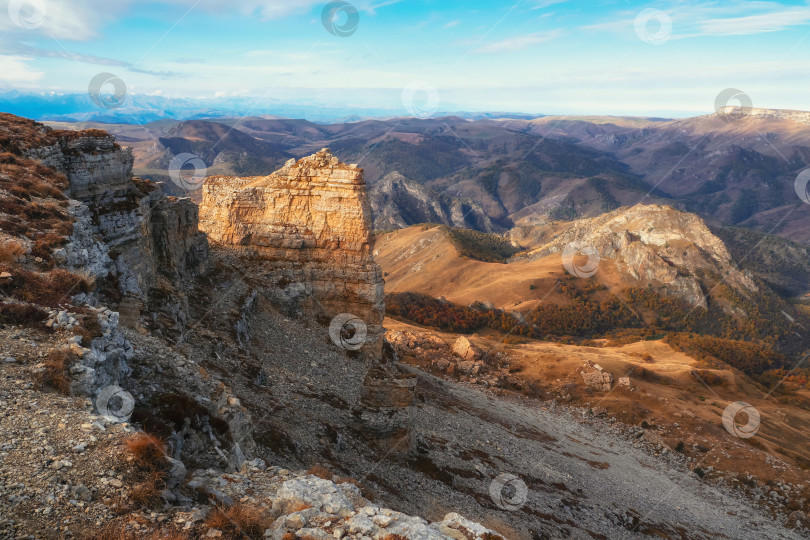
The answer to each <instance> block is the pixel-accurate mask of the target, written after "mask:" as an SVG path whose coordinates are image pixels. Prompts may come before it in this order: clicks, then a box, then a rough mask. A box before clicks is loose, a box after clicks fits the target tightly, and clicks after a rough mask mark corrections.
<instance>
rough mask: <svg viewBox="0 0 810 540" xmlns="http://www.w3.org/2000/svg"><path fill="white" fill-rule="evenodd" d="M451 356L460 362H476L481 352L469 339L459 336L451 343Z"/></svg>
mask: <svg viewBox="0 0 810 540" xmlns="http://www.w3.org/2000/svg"><path fill="white" fill-rule="evenodd" d="M453 354H455V355H456V356H458V357H459V358H461V359H462V360H476V359H477V358H480V357H481V350H480V349H479V348H478V347H476V346H475V345H473V344H472V343H470V340H469V339H467V338H466V337H464V336H461V337H459V338H458V339H457V340H456V342H455V343H453Z"/></svg>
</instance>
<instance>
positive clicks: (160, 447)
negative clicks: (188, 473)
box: [124, 433, 168, 471]
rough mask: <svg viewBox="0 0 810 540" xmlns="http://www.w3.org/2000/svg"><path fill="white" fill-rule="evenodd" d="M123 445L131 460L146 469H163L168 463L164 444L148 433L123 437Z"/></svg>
mask: <svg viewBox="0 0 810 540" xmlns="http://www.w3.org/2000/svg"><path fill="white" fill-rule="evenodd" d="M124 446H126V449H127V452H128V453H129V455H130V456H132V458H133V459H132V461H133V462H134V463H135V465H137V466H138V467H140V468H141V469H144V470H146V471H164V470H165V469H166V467H167V465H168V460H167V459H166V445H165V444H164V443H163V441H162V440H160V439H158V438H157V437H155V436H153V435H149V434H148V433H137V434H135V435H133V436H131V437H128V438H126V439H124Z"/></svg>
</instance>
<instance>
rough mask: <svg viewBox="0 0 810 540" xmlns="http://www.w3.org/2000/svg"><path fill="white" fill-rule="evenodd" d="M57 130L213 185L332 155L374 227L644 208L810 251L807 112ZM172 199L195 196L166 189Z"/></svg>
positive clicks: (266, 120) (526, 231) (512, 221)
mask: <svg viewBox="0 0 810 540" xmlns="http://www.w3.org/2000/svg"><path fill="white" fill-rule="evenodd" d="M53 125H58V126H59V127H62V128H88V127H99V128H102V129H107V130H109V131H111V132H112V133H114V134H116V135H117V136H118V139H119V141H120V142H121V143H122V144H124V145H127V146H131V147H132V149H133V152H134V155H135V168H136V172H137V173H139V174H141V175H142V176H146V177H149V178H152V179H155V180H164V181H165V180H168V174H167V171H166V169H167V166H168V164H169V163H170V161H171V159H172V157H174V156H175V155H178V154H181V153H191V154H194V155H197V156H199V157H200V158H201V159H202V160H203V161H204V162H205V164H206V165H207V166H208V168H209V169H208V173H209V174H214V173H216V174H234V175H241V176H248V175H264V174H269V173H270V172H272V171H273V170H275V169H277V168H279V167H280V166H281V165H283V163H284V162H285V161H286V160H287V159H289V158H290V157H295V158H298V157H301V156H304V155H308V154H311V153H312V152H313V151H317V150H318V149H320V148H322V147H330V148H331V149H332V151H333V152H334V153H335V154H336V155H337V156H339V157H340V159H341V160H342V161H344V162H348V163H358V164H359V165H360V166H361V167H363V168H364V169H365V172H366V181H367V182H368V184H369V185H370V186H371V187H372V192H371V195H372V197H371V200H372V204H373V205H374V212H375V217H376V219H375V226H376V227H377V228H378V229H386V230H389V229H391V228H397V227H404V226H408V225H412V224H414V223H418V222H423V221H436V222H439V223H444V224H446V225H453V226H462V227H467V228H474V229H477V230H481V231H495V232H497V231H506V230H509V229H515V228H516V227H518V228H520V230H522V231H523V233H522V234H523V235H525V236H531V234H532V228H533V227H541V228H542V227H543V226H545V225H546V224H547V223H549V222H553V221H570V220H574V219H580V218H587V217H595V216H598V215H601V214H603V213H605V212H609V211H612V210H614V209H616V208H618V207H621V206H632V205H635V204H637V203H640V202H643V203H645V204H652V203H660V204H667V205H669V206H672V207H674V208H677V209H680V210H685V211H690V212H694V213H696V214H698V215H700V216H701V217H703V218H705V219H706V220H707V222H708V223H709V225H710V226H713V225H717V226H735V227H743V228H748V229H753V230H757V231H760V232H764V233H768V234H776V235H780V236H783V237H785V238H787V239H790V240H793V241H798V242H801V243H807V242H810V205H808V204H805V203H804V202H803V201H802V199H801V198H800V197H799V196H798V195H797V194H796V188H795V181H796V178H797V176H798V175H799V173H801V172H802V171H803V170H805V169H807V168H808V166H809V165H808V164H809V163H810V114H808V113H802V112H794V111H772V110H754V111H752V112H751V114H750V115H748V116H746V117H744V118H741V119H735V118H729V117H727V116H726V115H724V114H722V113H721V114H712V115H707V116H700V117H695V118H689V119H683V120H665V119H660V118H627V117H559V116H557V117H555V116H548V117H543V118H533V119H521V118H497V119H496V118H484V119H477V120H471V119H465V118H461V117H458V116H446V117H434V118H428V119H417V118H391V119H370V120H363V121H358V122H343V123H335V124H318V123H315V122H311V121H307V120H291V119H282V118H270V117H238V118H237V117H227V118H219V119H216V120H190V121H178V120H172V119H164V120H160V121H157V122H150V123H146V124H143V125H134V124H97V123H88V122H79V123H70V124H64V123H54V124H53ZM384 178H385V179H386V181H385V182H380V181H381V180H382V179H384ZM378 183H379V185H377V184H378ZM166 189H167V190H169V191H174V192H175V194H177V195H181V194H186V193H185V192H184V191H182V190H181V189H180V188H179V187H178V186H174V185H172V184H171V183H170V182H167V186H166ZM190 195H191V196H192V197H193V196H194V193H193V192H192V193H191V194H190Z"/></svg>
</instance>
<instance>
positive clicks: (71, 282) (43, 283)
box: [0, 265, 92, 307]
mask: <svg viewBox="0 0 810 540" xmlns="http://www.w3.org/2000/svg"><path fill="white" fill-rule="evenodd" d="M6 270H7V271H9V272H10V273H11V275H12V277H11V279H6V280H3V281H2V282H0V293H3V294H7V295H8V296H11V297H12V298H16V299H17V300H22V301H23V302H31V303H33V304H39V305H43V306H49V307H57V305H58V304H59V303H61V302H64V301H65V300H66V299H67V298H68V297H69V296H71V295H75V294H79V293H80V292H85V293H86V292H89V291H90V290H91V288H92V283H91V281H90V280H88V279H87V277H85V276H82V275H79V274H74V273H72V272H68V271H67V270H62V269H60V268H57V269H55V270H50V271H48V272H44V273H39V272H30V271H28V270H24V269H22V268H10V267H5V266H3V265H0V271H6Z"/></svg>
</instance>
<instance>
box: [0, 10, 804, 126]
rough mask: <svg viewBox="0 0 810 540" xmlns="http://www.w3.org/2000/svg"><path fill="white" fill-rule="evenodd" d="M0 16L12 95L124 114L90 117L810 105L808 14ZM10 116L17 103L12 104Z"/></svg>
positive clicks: (0, 86)
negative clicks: (151, 104)
mask: <svg viewBox="0 0 810 540" xmlns="http://www.w3.org/2000/svg"><path fill="white" fill-rule="evenodd" d="M0 7H3V8H5V9H2V10H0V68H1V69H2V70H3V74H4V76H3V81H2V82H0V91H4V92H8V91H19V92H22V93H46V94H51V93H53V94H55V95H57V96H59V95H63V94H67V95H72V94H77V95H81V94H84V95H85V96H87V94H88V93H93V91H94V89H95V91H96V92H97V93H99V94H100V95H102V96H107V97H108V98H113V97H115V99H116V100H117V101H116V102H115V103H114V104H113V106H110V102H109V99H108V100H107V101H104V100H102V103H101V104H99V103H93V102H92V101H91V99H89V98H88V99H86V100H85V103H83V104H81V105H87V106H88V107H89V109H87V110H80V109H81V107H78V106H77V107H76V110H74V111H73V112H74V113H91V112H93V110H92V107H95V110H96V111H97V112H104V110H105V109H107V110H109V109H118V113H119V115H120V114H121V113H125V112H126V111H127V110H128V109H133V108H135V109H137V108H138V107H137V101H138V100H139V99H140V100H144V99H147V98H151V99H155V98H166V99H168V100H171V101H174V100H187V101H192V102H193V101H196V100H203V101H206V102H210V103H216V104H219V106H220V107H222V108H224V109H229V108H235V109H238V110H239V111H240V114H242V115H261V114H278V113H277V112H275V109H276V108H278V107H279V106H288V107H300V108H305V107H309V108H313V109H319V108H330V109H336V110H339V111H344V112H345V114H344V116H351V115H352V114H354V113H353V111H361V112H360V114H359V115H360V116H363V112H362V111H377V112H373V114H368V115H367V116H370V117H376V116H381V115H388V116H408V115H412V116H421V117H426V116H430V115H432V114H434V113H436V112H445V111H446V112H457V111H465V112H470V113H483V112H499V113H518V114H529V115H558V114H564V115H612V116H645V117H668V118H680V117H689V116H695V115H700V114H707V113H711V112H713V111H714V110H715V108H716V105H717V100H718V99H719V96H721V94H722V93H723V91H724V90H726V89H738V92H737V93H738V94H739V95H743V96H744V99H745V100H748V101H750V103H751V104H753V106H754V107H762V108H778V109H797V110H802V109H807V108H808V107H807V105H806V98H804V95H803V92H802V91H801V89H802V86H803V85H802V81H803V80H804V79H806V78H807V77H808V75H806V74H807V73H808V70H807V69H806V67H807V63H808V62H807V60H806V59H807V54H806V52H807V47H808V46H810V41H808V40H806V38H807V35H808V33H807V31H806V28H805V27H806V24H807V22H808V21H810V4H808V2H767V1H766V2H760V1H756V2H755V1H731V2H694V1H688V2H687V1H674V2H653V3H649V4H648V3H643V2H636V1H628V2H626V3H622V4H617V3H616V2H602V3H598V4H593V3H585V2H581V1H577V0H533V1H518V2H516V3H512V2H505V3H483V2H465V3H463V4H462V3H461V2H456V1H451V2H442V3H437V2H434V1H432V0H419V1H408V2H406V1H402V0H381V1H377V2H370V1H368V0H364V1H358V2H351V3H350V2H328V3H327V2H315V1H311V0H304V1H297V2H280V1H259V0H239V1H236V2H229V3H223V2H218V1H215V0H196V1H194V0H163V1H159V2H142V3H135V2H132V1H130V0H125V1H121V2H117V3H115V4H114V5H112V4H106V3H102V2H99V1H97V0H78V1H74V2H67V1H66V0H2V2H0ZM115 92H118V96H113V95H112V94H114V93H115ZM6 97H7V96H6ZM118 98H120V100H119V99H118ZM133 101H134V102H135V103H134V105H133ZM9 103H11V101H10V100H8V99H5V98H3V99H1V100H0V107H4V108H7V107H8V104H9ZM77 103H78V102H77ZM12 112H13V111H12ZM170 112H171V111H170ZM279 115H280V116H284V113H283V112H282V113H281V114H279Z"/></svg>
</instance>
